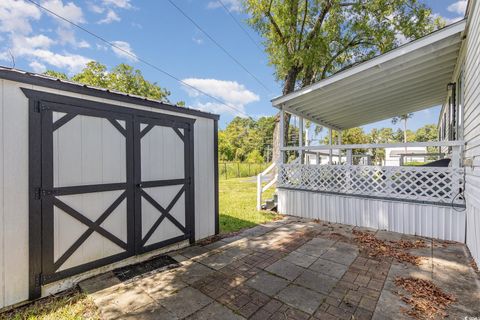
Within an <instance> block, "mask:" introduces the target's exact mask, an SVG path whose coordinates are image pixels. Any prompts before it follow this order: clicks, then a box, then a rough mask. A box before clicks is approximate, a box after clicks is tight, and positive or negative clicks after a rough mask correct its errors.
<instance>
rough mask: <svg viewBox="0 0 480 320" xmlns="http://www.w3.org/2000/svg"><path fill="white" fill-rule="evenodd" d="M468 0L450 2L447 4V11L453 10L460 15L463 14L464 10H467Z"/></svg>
mask: <svg viewBox="0 0 480 320" xmlns="http://www.w3.org/2000/svg"><path fill="white" fill-rule="evenodd" d="M467 4H468V0H459V1H457V2H454V3H452V4H451V5H449V6H448V8H447V9H448V11H450V12H455V13H457V14H460V15H465V10H467Z"/></svg>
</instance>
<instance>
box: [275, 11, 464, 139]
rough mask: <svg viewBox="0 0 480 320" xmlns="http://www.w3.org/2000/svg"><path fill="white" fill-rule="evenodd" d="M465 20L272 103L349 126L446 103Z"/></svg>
mask: <svg viewBox="0 0 480 320" xmlns="http://www.w3.org/2000/svg"><path fill="white" fill-rule="evenodd" d="M465 24H466V23H465V20H462V21H459V22H457V23H455V24H452V25H450V26H448V27H445V28H443V29H440V30H438V31H435V32H433V33H431V34H429V35H427V36H425V37H422V38H420V39H418V40H415V41H412V42H410V43H407V44H404V45H402V46H400V47H398V48H396V49H394V50H391V51H389V52H387V53H385V54H382V55H379V56H377V57H375V58H373V59H371V60H369V61H366V62H364V63H361V64H358V65H356V66H354V67H352V68H350V69H347V70H345V71H343V72H339V73H337V74H335V75H333V76H331V77H329V78H327V79H324V80H321V81H319V82H317V83H315V84H313V85H311V86H308V87H305V88H303V89H301V90H298V91H295V92H293V93H290V94H288V95H285V96H281V97H278V98H275V99H273V100H272V104H273V106H275V107H277V108H283V110H285V111H287V112H290V113H292V114H295V115H298V116H301V117H303V118H305V119H309V120H311V121H313V122H316V123H319V124H322V125H324V126H327V127H331V128H334V129H348V128H352V127H357V126H361V125H365V124H368V123H372V122H376V121H380V120H384V119H388V118H391V117H394V116H398V115H402V114H406V113H409V112H414V111H418V110H422V109H425V108H429V107H432V106H435V105H440V104H442V103H443V102H444V101H445V99H446V97H447V85H448V83H449V82H450V81H451V79H452V76H453V72H454V69H455V65H456V62H457V58H458V54H459V51H460V46H461V42H462V33H463V31H464V29H465Z"/></svg>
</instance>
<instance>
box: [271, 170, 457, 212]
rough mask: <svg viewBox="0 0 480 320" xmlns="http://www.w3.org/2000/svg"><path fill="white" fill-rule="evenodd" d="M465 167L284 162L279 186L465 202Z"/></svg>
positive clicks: (394, 197)
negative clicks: (461, 191)
mask: <svg viewBox="0 0 480 320" xmlns="http://www.w3.org/2000/svg"><path fill="white" fill-rule="evenodd" d="M463 183H464V181H463V169H461V168H452V167H446V168H441V167H440V168H439V167H381V166H354V165H307V164H282V165H280V166H279V170H278V181H277V187H278V188H282V187H283V188H294V189H300V190H309V191H323V192H332V193H339V194H351V195H364V196H373V197H381V198H392V199H408V200H417V201H425V202H433V203H457V204H462V203H463V199H462V197H460V196H458V195H459V192H460V190H463V188H464V187H463Z"/></svg>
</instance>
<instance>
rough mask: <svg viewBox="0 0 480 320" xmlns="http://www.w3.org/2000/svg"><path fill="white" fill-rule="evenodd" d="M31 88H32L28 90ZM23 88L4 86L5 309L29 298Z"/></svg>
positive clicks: (26, 140) (17, 85)
mask: <svg viewBox="0 0 480 320" xmlns="http://www.w3.org/2000/svg"><path fill="white" fill-rule="evenodd" d="M27 87H28V86H27ZM27 106H28V105H27V100H26V98H25V96H24V94H23V92H22V91H21V90H20V84H18V83H14V82H11V81H6V80H5V81H4V82H3V123H2V127H3V150H2V154H3V172H4V175H3V200H4V202H3V215H4V220H3V228H4V229H3V232H4V233H3V238H4V239H3V241H4V243H3V252H2V253H3V260H4V265H3V273H4V275H3V276H4V283H3V286H4V292H3V294H4V299H3V303H4V304H5V305H9V304H13V303H16V302H19V301H22V300H24V299H25V297H26V296H27V295H28V108H27Z"/></svg>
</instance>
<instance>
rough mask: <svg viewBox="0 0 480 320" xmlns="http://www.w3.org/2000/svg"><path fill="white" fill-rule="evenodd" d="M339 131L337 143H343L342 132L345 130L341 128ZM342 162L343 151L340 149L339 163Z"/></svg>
mask: <svg viewBox="0 0 480 320" xmlns="http://www.w3.org/2000/svg"><path fill="white" fill-rule="evenodd" d="M337 132H338V136H337V144H338V145H342V133H343V131H342V130H339V131H337ZM341 163H342V152H341V150H340V149H338V164H341Z"/></svg>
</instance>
